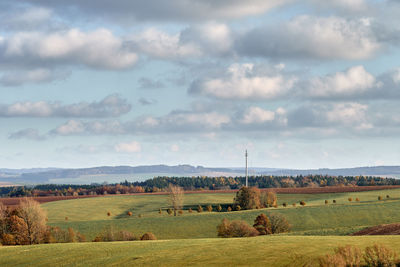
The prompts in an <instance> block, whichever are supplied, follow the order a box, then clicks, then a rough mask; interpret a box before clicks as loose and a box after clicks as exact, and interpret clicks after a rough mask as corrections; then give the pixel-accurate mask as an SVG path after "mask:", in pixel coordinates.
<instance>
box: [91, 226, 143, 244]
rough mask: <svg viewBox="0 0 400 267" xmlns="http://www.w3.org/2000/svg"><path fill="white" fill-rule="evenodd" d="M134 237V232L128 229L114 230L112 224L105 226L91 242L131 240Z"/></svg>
mask: <svg viewBox="0 0 400 267" xmlns="http://www.w3.org/2000/svg"><path fill="white" fill-rule="evenodd" d="M135 239H136V238H135V236H134V234H133V233H131V232H129V231H125V230H122V231H116V230H114V228H113V227H112V226H107V227H106V228H105V229H104V230H103V231H102V232H101V233H100V234H98V235H97V236H96V237H95V238H94V240H93V242H111V241H133V240H135Z"/></svg>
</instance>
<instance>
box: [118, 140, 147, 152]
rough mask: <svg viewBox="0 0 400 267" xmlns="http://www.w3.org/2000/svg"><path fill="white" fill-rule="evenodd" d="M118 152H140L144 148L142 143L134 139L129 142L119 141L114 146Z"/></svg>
mask: <svg viewBox="0 0 400 267" xmlns="http://www.w3.org/2000/svg"><path fill="white" fill-rule="evenodd" d="M114 149H115V151H116V152H120V153H121V152H124V153H138V152H140V151H141V150H142V147H141V145H140V143H138V142H136V141H132V142H129V143H119V144H117V145H115V146H114Z"/></svg>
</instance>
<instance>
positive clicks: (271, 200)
mask: <svg viewBox="0 0 400 267" xmlns="http://www.w3.org/2000/svg"><path fill="white" fill-rule="evenodd" d="M260 201H261V206H263V207H266V208H268V207H275V205H277V197H276V194H275V192H273V191H270V190H269V191H266V192H262V193H261V195H260Z"/></svg>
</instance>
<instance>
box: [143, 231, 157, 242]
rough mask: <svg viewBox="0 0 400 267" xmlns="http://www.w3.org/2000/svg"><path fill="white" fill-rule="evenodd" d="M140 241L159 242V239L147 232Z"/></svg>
mask: <svg viewBox="0 0 400 267" xmlns="http://www.w3.org/2000/svg"><path fill="white" fill-rule="evenodd" d="M140 240H157V238H156V236H155V235H154V234H153V233H151V232H147V233H145V234H144V235H142V237H141V238H140Z"/></svg>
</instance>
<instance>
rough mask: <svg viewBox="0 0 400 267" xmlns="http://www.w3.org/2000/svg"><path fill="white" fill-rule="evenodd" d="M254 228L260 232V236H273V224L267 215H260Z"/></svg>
mask: <svg viewBox="0 0 400 267" xmlns="http://www.w3.org/2000/svg"><path fill="white" fill-rule="evenodd" d="M253 227H254V228H255V229H256V230H257V231H258V233H259V234H260V235H269V234H271V223H270V221H269V219H268V217H267V216H266V215H265V214H260V215H258V216H257V218H256V219H255V220H254V224H253Z"/></svg>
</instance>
